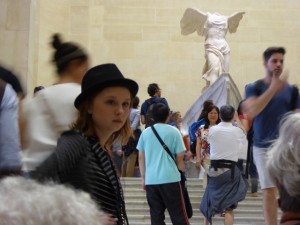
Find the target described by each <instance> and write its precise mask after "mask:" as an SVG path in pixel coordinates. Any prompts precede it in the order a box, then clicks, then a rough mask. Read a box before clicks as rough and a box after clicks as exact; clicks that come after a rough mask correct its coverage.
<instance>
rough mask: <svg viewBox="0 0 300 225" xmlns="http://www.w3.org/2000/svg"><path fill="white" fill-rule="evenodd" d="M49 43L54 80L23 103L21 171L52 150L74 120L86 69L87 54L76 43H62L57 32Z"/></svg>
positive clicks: (39, 160)
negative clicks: (75, 106) (54, 81)
mask: <svg viewBox="0 0 300 225" xmlns="http://www.w3.org/2000/svg"><path fill="white" fill-rule="evenodd" d="M51 44H52V47H53V48H54V50H55V51H54V54H53V63H54V64H55V66H56V70H57V75H58V76H57V82H56V83H55V85H53V86H50V87H47V88H45V89H43V90H42V91H41V92H40V93H39V94H38V95H36V96H35V97H34V98H32V99H31V100H30V102H29V103H28V105H27V106H26V108H27V112H26V115H27V118H26V119H25V127H26V129H25V130H26V132H24V133H23V136H25V135H26V138H25V139H27V140H26V146H24V148H25V149H24V152H23V153H24V154H23V156H24V158H23V163H24V166H23V170H24V171H26V172H29V173H30V171H33V170H34V169H35V168H36V167H37V166H38V165H40V164H41V163H42V162H43V161H44V160H45V159H46V158H47V157H48V156H49V155H50V154H51V153H53V151H54V150H55V147H56V143H57V139H58V138H59V136H60V135H61V133H62V132H63V131H65V130H68V129H69V127H70V125H71V124H72V123H73V122H74V120H75V119H76V116H77V111H76V109H75V108H74V105H73V102H74V100H75V98H76V96H77V95H78V94H79V93H80V83H81V81H82V78H83V76H84V74H85V72H86V71H87V69H88V55H87V53H86V52H85V51H84V50H83V49H82V48H81V47H80V46H79V45H78V44H75V43H72V42H62V40H61V37H60V35H59V34H54V35H53V37H52V43H51Z"/></svg>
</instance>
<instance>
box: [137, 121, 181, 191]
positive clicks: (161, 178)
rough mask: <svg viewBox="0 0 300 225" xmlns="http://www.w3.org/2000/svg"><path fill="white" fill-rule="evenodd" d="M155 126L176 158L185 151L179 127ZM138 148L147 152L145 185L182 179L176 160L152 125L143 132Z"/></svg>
mask: <svg viewBox="0 0 300 225" xmlns="http://www.w3.org/2000/svg"><path fill="white" fill-rule="evenodd" d="M154 127H155V129H156V131H157V133H158V134H159V136H160V137H161V139H162V140H163V141H164V142H165V144H166V145H167V146H168V148H169V149H170V151H171V153H172V154H173V156H174V158H176V155H177V154H179V153H181V152H184V151H185V147H184V144H183V140H182V136H181V134H180V132H179V130H178V129H177V128H175V127H172V126H170V125H168V124H155V125H154ZM137 149H138V150H139V151H143V152H144V154H145V185H153V184H166V183H173V182H178V181H180V173H179V172H178V169H177V166H176V165H175V163H174V160H173V159H172V158H171V157H170V156H169V154H168V153H167V152H166V150H165V149H164V148H163V147H162V145H161V144H160V142H159V141H158V139H157V137H156V136H155V134H154V133H153V131H152V129H151V127H148V128H146V129H145V130H144V131H143V132H142V134H141V136H140V139H139V142H138V145H137Z"/></svg>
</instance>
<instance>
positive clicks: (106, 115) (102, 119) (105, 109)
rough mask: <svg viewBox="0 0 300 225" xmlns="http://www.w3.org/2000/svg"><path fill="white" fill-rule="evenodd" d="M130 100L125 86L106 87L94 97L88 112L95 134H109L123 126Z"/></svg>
mask: <svg viewBox="0 0 300 225" xmlns="http://www.w3.org/2000/svg"><path fill="white" fill-rule="evenodd" d="M130 100H131V99H130V92H129V90H128V89H127V88H125V87H108V88H105V89H103V90H102V91H101V92H100V93H98V94H97V95H96V96H95V97H94V99H93V100H92V103H91V106H90V107H89V113H91V114H92V120H93V124H94V127H95V130H96V133H97V135H99V134H100V135H105V136H110V135H111V134H112V133H114V132H116V131H118V130H120V129H121V128H122V127H123V125H124V123H125V122H126V120H127V118H128V116H129V112H130Z"/></svg>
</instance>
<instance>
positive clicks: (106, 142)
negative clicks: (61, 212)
mask: <svg viewBox="0 0 300 225" xmlns="http://www.w3.org/2000/svg"><path fill="white" fill-rule="evenodd" d="M137 92H138V84H137V83H136V82H135V81H133V80H130V79H126V78H124V76H123V74H122V73H121V71H120V70H119V69H118V67H117V66H116V65H115V64H111V63H110V64H102V65H98V66H95V67H93V68H91V69H89V70H88V72H87V73H86V75H85V76H84V78H83V81H82V85H81V93H80V94H79V95H78V96H77V98H76V99H75V102H74V105H75V107H76V108H77V109H78V111H79V114H78V117H77V119H76V121H75V123H74V124H73V126H72V129H71V130H69V131H67V132H64V133H63V134H62V136H61V137H60V139H59V140H58V143H57V148H56V150H55V151H54V153H52V155H51V156H50V157H49V158H48V159H46V160H45V162H43V163H42V164H41V165H40V166H39V167H38V168H37V169H36V171H34V172H33V173H32V177H33V178H35V179H38V180H40V181H47V180H54V181H56V182H58V183H62V184H66V185H70V186H72V187H74V188H76V189H80V190H83V191H86V192H88V193H89V194H90V195H91V197H92V199H93V200H94V201H95V202H96V203H97V205H98V207H99V208H100V209H102V210H103V211H104V212H105V213H106V214H108V215H110V216H111V217H112V218H114V219H115V223H112V224H115V225H128V219H127V214H126V210H125V202H124V197H123V190H122V186H121V183H120V180H119V177H118V175H117V172H116V170H115V167H114V165H113V161H112V144H113V142H114V141H115V140H120V141H121V142H122V143H123V142H126V141H127V140H128V138H129V136H130V134H131V132H130V121H129V113H130V107H131V104H132V99H133V98H134V96H136V94H137Z"/></svg>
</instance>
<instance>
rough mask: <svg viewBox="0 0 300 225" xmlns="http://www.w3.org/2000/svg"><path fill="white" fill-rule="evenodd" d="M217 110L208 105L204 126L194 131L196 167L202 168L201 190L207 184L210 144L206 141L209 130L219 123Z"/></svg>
mask: <svg viewBox="0 0 300 225" xmlns="http://www.w3.org/2000/svg"><path fill="white" fill-rule="evenodd" d="M219 114H220V112H219V108H218V107H217V106H215V105H210V106H209V107H208V108H207V109H206V113H205V115H204V117H203V118H204V124H203V125H201V126H200V127H199V129H198V130H197V131H196V137H197V144H196V167H198V168H201V166H202V167H203V168H204V170H205V172H204V179H203V188H205V187H206V184H207V171H208V169H209V166H210V156H209V155H210V144H209V139H208V134H209V129H210V128H211V127H212V126H214V125H217V124H218V123H220V121H221V120H220V118H219Z"/></svg>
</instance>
